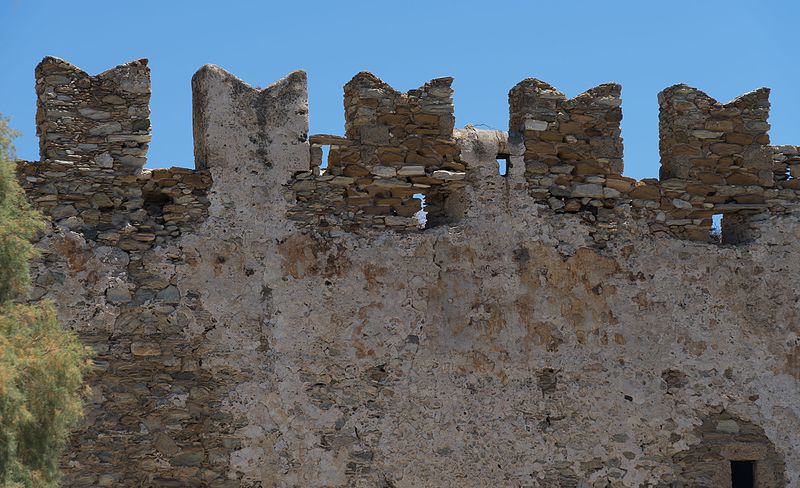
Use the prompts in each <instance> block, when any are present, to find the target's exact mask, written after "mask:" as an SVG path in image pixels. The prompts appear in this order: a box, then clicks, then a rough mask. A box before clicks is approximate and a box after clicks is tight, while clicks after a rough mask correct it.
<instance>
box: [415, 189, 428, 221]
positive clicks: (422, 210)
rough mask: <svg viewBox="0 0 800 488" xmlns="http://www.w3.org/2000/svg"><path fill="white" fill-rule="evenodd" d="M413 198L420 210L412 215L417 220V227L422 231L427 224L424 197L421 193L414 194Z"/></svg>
mask: <svg viewBox="0 0 800 488" xmlns="http://www.w3.org/2000/svg"><path fill="white" fill-rule="evenodd" d="M414 198H416V199H417V200H419V201H420V207H421V208H420V210H419V211H418V212H417V213H415V214H414V217H415V218H416V219H417V227H419V228H420V229H424V228H425V225H426V224H427V223H428V212H426V211H425V195H423V194H422V193H415V194H414Z"/></svg>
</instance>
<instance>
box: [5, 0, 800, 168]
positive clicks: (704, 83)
mask: <svg viewBox="0 0 800 488" xmlns="http://www.w3.org/2000/svg"><path fill="white" fill-rule="evenodd" d="M799 17H800V2H797V1H796V0H758V1H756V0H750V1H740V0H726V1H716V0H715V1H703V0H693V1H685V0H668V1H660V2H659V1H648V0H636V1H627V0H626V1H611V0H607V1H580V0H573V1H570V0H561V1H559V2H554V1H547V2H538V1H526V2H523V1H506V2H497V1H487V0H484V1H472V0H459V1H457V2H455V1H454V2H437V1H435V0H427V1H418V0H403V1H394V2H379V1H376V0H373V1H363V2H360V1H342V2H335V1H319V2H317V1H306V2H297V1H283V2H266V1H264V2H249V3H248V2H237V1H234V0H228V1H227V2H219V1H213V2H212V1H204V0H195V1H192V2H183V1H179V0H159V1H150V0H137V1H135V2H118V1H110V0H105V1H102V2H101V1H89V0H87V1H82V0H75V1H70V2H66V1H64V0H59V1H56V0H0V19H2V20H3V23H2V25H3V28H2V29H0V59H1V60H2V61H3V68H4V69H3V71H4V73H3V76H1V77H0V93H3V96H2V98H0V112H2V113H4V114H5V115H7V116H10V117H11V119H12V122H11V123H12V125H13V126H14V127H16V128H17V129H19V130H20V131H22V132H23V136H22V137H20V138H19V139H18V140H17V141H16V144H17V153H18V155H19V157H21V158H24V159H32V160H36V159H38V145H37V141H36V132H35V127H34V113H35V94H34V80H33V69H34V67H35V66H36V64H37V63H38V62H39V60H40V59H41V58H42V57H43V56H45V55H53V56H58V57H61V58H64V59H66V60H68V61H70V62H72V63H73V64H75V65H77V66H79V67H81V68H82V69H84V70H86V71H88V72H89V73H92V74H96V73H99V72H102V71H104V70H106V69H108V68H110V67H113V66H115V65H117V64H121V63H124V62H126V61H129V60H132V59H136V58H140V57H146V58H149V59H150V66H151V69H152V81H153V96H152V101H151V110H152V124H153V142H152V144H151V146H150V154H149V161H150V163H149V164H148V166H150V167H163V166H173V165H175V166H190V167H191V166H193V161H192V129H191V91H190V79H191V76H192V74H193V73H194V72H195V71H196V70H197V69H198V68H199V67H200V66H202V65H203V64H206V63H213V64H218V65H220V66H222V67H224V68H225V69H227V70H228V71H231V72H232V73H234V74H235V75H237V76H239V77H240V78H242V79H244V80H245V81H247V82H248V83H251V84H253V85H259V86H264V85H268V84H270V83H272V82H273V81H274V80H276V79H278V78H280V77H282V76H284V75H285V74H286V73H288V72H290V71H292V70H294V69H298V68H302V69H305V70H306V71H307V72H308V74H309V104H310V120H311V133H333V134H342V133H343V132H344V117H343V108H342V85H344V83H346V82H347V81H348V80H349V79H350V78H351V77H352V76H353V75H354V74H356V73H357V72H359V71H362V70H368V71H372V72H373V73H375V74H376V75H377V76H379V77H381V78H382V79H383V80H385V81H386V82H388V83H389V84H391V85H393V86H394V87H395V88H397V89H400V90H408V89H411V88H415V87H418V86H419V85H421V84H423V83H424V82H425V81H427V80H428V79H430V78H433V77H437V76H453V77H455V82H454V84H453V87H454V89H455V106H456V124H457V126H458V127H462V126H464V125H465V124H467V123H472V124H475V125H479V126H480V127H486V128H497V129H503V130H505V129H506V128H507V124H508V101H507V94H508V90H509V89H510V88H511V87H512V86H514V85H515V84H516V83H517V82H518V81H520V80H522V79H524V78H526V77H531V76H533V77H537V78H540V79H542V80H544V81H547V82H549V83H551V84H553V85H555V86H556V87H557V88H559V89H560V90H561V91H563V92H565V93H566V94H567V95H568V96H574V95H577V94H578V93H581V92H583V91H585V90H586V89H588V88H590V87H592V86H594V85H596V84H599V83H604V82H608V81H616V82H619V83H622V87H623V90H622V99H623V104H622V109H623V116H624V119H623V121H622V135H623V138H624V140H625V174H626V175H628V176H633V177H636V178H645V177H655V176H657V174H658V105H657V101H656V94H657V93H658V92H659V91H660V90H662V89H663V88H665V87H667V86H669V85H672V84H674V83H680V82H683V83H688V84H690V85H693V86H696V87H698V88H700V89H702V90H704V91H706V92H707V93H708V94H709V95H711V96H713V97H715V98H717V99H718V100H721V101H728V100H730V99H732V98H734V97H736V96H738V95H740V94H742V93H745V92H747V91H750V90H752V89H755V88H757V87H759V86H768V87H771V88H772V89H773V91H772V95H771V102H772V111H771V117H770V123H771V124H772V130H771V136H772V142H773V143H776V144H791V143H794V144H800V117H798V114H800V82H799V81H798V80H800V61H798V55H799V54H800V49H798V47H800V37H798V36H797V33H796V25H795V24H796V19H797V18H799Z"/></svg>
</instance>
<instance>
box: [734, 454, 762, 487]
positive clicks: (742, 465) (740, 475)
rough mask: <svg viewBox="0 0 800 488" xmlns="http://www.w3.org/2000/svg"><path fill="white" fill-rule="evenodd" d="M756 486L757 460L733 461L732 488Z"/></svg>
mask: <svg viewBox="0 0 800 488" xmlns="http://www.w3.org/2000/svg"><path fill="white" fill-rule="evenodd" d="M755 487H756V462H755V461H731V488H755Z"/></svg>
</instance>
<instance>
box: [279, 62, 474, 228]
mask: <svg viewBox="0 0 800 488" xmlns="http://www.w3.org/2000/svg"><path fill="white" fill-rule="evenodd" d="M451 82H452V78H438V79H435V80H432V81H430V82H429V83H426V84H425V85H423V86H422V87H420V88H418V89H416V90H411V91H409V92H408V93H399V92H398V91H396V90H394V89H393V88H392V87H390V86H389V85H387V84H386V83H384V82H383V81H381V80H379V79H378V78H376V77H375V76H374V75H372V74H371V73H359V74H358V75H356V76H355V77H354V78H353V79H352V80H350V82H349V83H347V84H346V85H345V87H344V105H345V121H346V126H345V127H346V135H347V138H341V137H336V136H324V135H318V136H314V137H312V140H311V153H312V155H313V159H312V161H313V163H314V164H313V166H314V167H313V168H312V170H310V171H304V172H300V173H298V174H297V175H296V176H295V179H296V181H295V182H294V183H293V184H292V189H293V190H294V191H295V198H296V200H297V203H298V204H297V206H296V207H295V208H294V209H293V210H292V211H291V212H290V214H289V215H290V218H292V219H293V220H296V221H298V222H301V223H305V224H306V225H308V226H312V227H315V228H317V229H320V228H324V227H327V226H330V225H335V226H342V227H345V228H347V229H348V230H357V229H358V228H367V227H371V228H387V227H388V228H394V229H404V228H405V229H416V228H418V227H420V226H421V223H420V219H419V218H418V217H416V216H415V215H416V214H417V212H419V211H420V210H422V206H421V203H422V199H421V197H420V196H424V198H425V210H426V212H427V218H426V219H427V224H428V225H438V224H442V223H447V222H452V221H455V220H458V219H459V218H460V217H461V214H462V213H463V208H462V207H461V205H460V203H461V200H460V198H459V196H460V192H459V190H460V189H461V188H463V186H464V184H463V180H464V177H465V175H466V172H465V169H466V167H465V166H464V164H462V163H461V162H460V161H459V158H458V148H457V146H456V141H455V139H454V138H453V124H454V122H455V117H454V116H453V90H452V89H451V88H450V83H451ZM325 144H330V146H331V149H330V154H329V157H328V166H327V168H326V169H325V170H323V171H322V172H320V170H319V166H320V163H321V159H320V157H321V155H322V149H321V147H320V146H321V145H325Z"/></svg>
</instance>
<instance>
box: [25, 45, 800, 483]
mask: <svg viewBox="0 0 800 488" xmlns="http://www.w3.org/2000/svg"><path fill="white" fill-rule="evenodd" d="M48 62H49V61H48ZM64 66H65V65H63V64H58V67H59V69H60V70H63V69H65V68H64ZM73 68H74V67H73ZM75 69H77V68H75ZM86 76H87V77H88V75H86ZM99 76H102V75H99ZM81 79H85V80H89V81H88V82H87V81H83V82H82V83H89V84H90V85H91V83H92V80H93V78H92V77H88V78H81ZM100 81H103V80H100ZM64 86H65V87H68V88H70V89H74V90H76V91H77V92H80V91H81V90H84V89H85V87H84V86H76V85H70V84H66V85H64ZM192 86H193V101H194V122H195V125H194V131H195V141H196V146H195V154H196V160H197V161H196V164H197V168H198V169H196V170H187V169H181V168H173V169H171V170H147V169H141V167H140V168H139V170H138V171H132V172H131V171H128V170H127V169H126V170H125V171H126V173H125V175H124V177H122V176H118V172H116V164H117V161H116V159H114V160H113V163H112V167H110V168H109V167H106V166H104V165H99V164H95V163H96V158H95V159H94V160H91V159H89V158H85V159H80V158H76V159H75V160H74V161H69V160H58V159H55V158H52V157H50V156H49V154H50V153H48V152H47V151H46V149H45V150H44V152H43V154H42V161H40V162H35V163H27V162H21V163H20V171H19V174H20V178H21V181H22V182H23V185H24V186H25V188H26V191H27V192H28V194H29V195H30V197H31V200H32V201H33V202H34V203H35V204H36V205H37V206H38V207H39V208H40V209H42V210H43V211H44V212H45V214H47V215H48V216H49V217H50V218H51V220H52V226H51V228H50V231H49V232H48V233H47V234H46V235H44V236H43V237H42V239H41V241H40V242H39V248H40V249H41V250H42V253H43V254H42V257H41V258H40V259H39V260H38V261H37V262H35V263H34V264H33V275H34V285H35V286H34V289H33V298H34V299H40V298H46V299H51V300H53V301H54V302H55V304H56V306H57V307H58V311H59V316H60V318H61V319H62V320H63V321H64V323H65V325H66V326H68V327H70V328H72V329H74V330H76V331H77V332H78V333H79V334H80V336H81V338H82V339H83V340H84V342H86V343H87V344H90V345H91V346H92V347H93V348H94V349H95V351H96V357H95V365H96V368H95V372H94V373H93V375H92V378H91V385H92V392H93V393H92V397H91V398H90V401H89V404H88V405H87V417H86V419H85V421H84V423H83V425H82V426H81V427H80V429H78V431H77V432H76V433H75V435H74V436H73V441H72V443H71V445H70V449H69V450H68V452H67V454H66V455H65V458H64V463H63V466H64V470H65V475H66V479H65V483H64V484H65V486H163V487H172V486H211V487H226V488H227V487H272V486H275V487H295V486H296V487H331V486H353V487H374V486H382V487H398V488H399V487H416V486H487V485H495V486H525V487H576V488H577V487H581V488H585V487H615V488H616V487H640V486H650V487H663V488H666V487H676V486H686V487H688V486H707V487H719V486H722V485H720V484H719V483H720V482H724V481H725V480H728V481H729V478H726V475H727V476H730V471H729V469H730V460H734V459H743V458H746V459H747V460H754V461H756V463H757V466H759V469H761V470H762V472H761V473H760V474H759V475H758V479H757V483H758V484H757V485H756V486H759V487H773V486H774V487H784V486H786V487H792V488H798V487H800V435H798V432H800V389H799V388H798V386H800V325H799V324H798V314H799V313H800V306H798V293H799V292H798V290H799V289H800V286H798V285H800V283H798V282H797V276H800V261H798V260H797V259H795V257H796V256H797V255H798V252H799V251H800V244H799V243H798V242H800V212H798V209H797V208H796V206H795V205H794V204H793V200H792V199H793V196H792V197H790V196H788V193H786V192H787V191H790V192H793V190H792V189H791V188H783V187H782V188H781V190H780V191H782V192H784V193H780V195H779V194H778V193H775V195H777V196H776V197H775V198H774V199H773V200H772V201H771V202H770V206H769V208H767V207H765V208H760V210H758V212H759V213H758V215H757V217H758V218H751V217H750V214H748V215H747V218H746V225H747V227H748V234H747V235H748V238H747V239H743V240H742V242H740V243H738V244H737V245H732V244H721V243H719V242H711V241H710V240H708V239H705V240H698V239H691V238H688V237H687V236H686V235H685V234H683V233H681V232H667V231H665V230H664V228H663V227H662V228H654V224H655V223H658V222H659V221H658V220H657V219H656V217H657V212H656V211H655V210H653V211H652V212H651V211H650V210H647V211H643V210H642V208H644V209H647V208H648V207H647V206H645V205H637V204H636V203H634V202H632V200H636V199H639V200H642V201H644V200H648V199H649V200H648V201H653V202H659V203H658V205H661V203H660V202H668V203H669V202H671V201H672V200H673V199H675V198H678V199H680V197H679V196H678V197H675V196H673V195H671V194H667V193H664V192H670V191H676V190H674V188H675V185H674V181H673V185H672V186H671V187H669V186H668V187H667V188H666V189H665V188H664V186H665V182H664V181H661V182H658V181H656V182H654V183H653V182H644V183H642V182H636V183H635V184H633V183H632V184H631V188H632V190H631V191H634V190H635V189H638V190H636V191H639V192H640V193H639V194H638V195H639V196H638V197H634V198H629V199H626V197H623V196H622V194H623V193H624V192H619V193H620V195H616V194H614V195H611V196H609V194H608V192H606V194H603V193H602V192H603V190H602V188H610V187H611V186H610V184H609V183H607V181H611V180H616V181H625V180H624V179H623V177H619V178H615V177H614V176H613V173H614V172H615V171H617V172H621V164H618V162H617V161H616V159H615V160H614V162H613V164H611V163H609V164H608V165H605V166H603V165H601V166H602V167H603V172H604V173H603V174H604V175H605V176H603V177H604V178H605V180H604V181H603V182H600V181H599V180H598V179H594V180H593V179H591V177H592V176H594V177H595V178H597V177H598V176H599V175H598V174H595V173H592V174H590V175H588V176H587V174H577V173H574V174H573V175H574V176H575V181H574V186H572V187H569V185H570V184H572V183H569V181H567V180H560V181H561V182H560V183H552V184H550V183H548V184H549V185H550V186H552V185H561V186H563V187H565V188H567V187H569V188H570V191H572V192H574V190H576V189H578V186H580V185H592V184H594V185H598V186H600V187H601V190H600V191H601V193H600V195H601V196H600V197H593V196H587V197H580V196H575V195H573V194H570V195H569V196H566V195H564V194H563V193H562V194H560V195H552V194H550V195H549V196H548V195H544V194H542V195H541V197H542V198H540V197H537V196H536V195H537V193H536V191H539V190H541V189H542V188H543V187H542V186H541V178H546V177H547V176H546V175H544V176H543V175H539V176H536V179H535V181H533V180H532V179H531V172H530V169H531V168H532V167H534V166H535V165H533V162H532V161H533V159H532V158H534V157H536V154H534V153H532V152H531V149H530V148H526V146H525V141H526V136H525V134H524V133H523V134H513V130H512V134H511V135H510V136H507V135H506V134H505V133H502V132H495V131H482V130H476V129H474V128H471V127H467V128H465V129H456V130H454V131H453V133H452V136H450V137H449V138H448V141H447V143H448V144H452V145H453V146H455V147H457V149H458V159H457V161H458V163H457V164H459V165H461V166H459V168H453V167H452V165H451V166H450V168H451V169H461V167H462V166H463V171H461V172H463V174H464V176H463V180H460V181H461V182H462V183H461V185H460V187H459V188H458V201H459V206H460V208H461V211H460V213H459V217H458V219H457V220H455V221H450V222H448V223H446V224H444V225H438V226H434V227H430V228H426V229H418V228H416V227H414V228H409V229H408V230H402V231H398V230H393V229H390V228H386V226H381V225H380V224H379V223H376V221H375V220H373V219H372V218H371V217H370V220H369V222H370V225H366V226H364V227H361V228H358V227H356V228H353V227H340V226H337V225H332V226H324V227H320V226H315V225H306V224H305V223H298V222H297V221H296V220H295V219H293V218H291V217H292V212H293V209H295V208H296V205H297V203H298V200H297V190H296V189H295V187H294V185H296V183H297V182H298V180H299V179H298V175H303V176H302V178H307V177H308V176H307V175H308V172H311V174H312V175H313V177H314V178H319V177H320V176H322V175H323V173H321V171H320V170H319V168H317V167H316V164H317V163H316V162H315V160H314V158H313V154H314V151H313V150H312V149H313V147H312V146H313V143H310V142H309V135H308V108H307V96H306V77H305V74H304V73H302V72H295V73H291V74H289V75H288V76H287V77H286V78H284V79H282V80H280V81H278V82H276V83H275V84H273V85H271V86H269V87H267V88H264V89H261V90H259V89H254V88H252V87H250V86H249V85H247V84H245V83H243V82H242V81H240V80H238V79H237V78H235V77H233V76H232V75H230V74H229V73H227V72H225V71H224V70H222V69H220V68H217V67H213V66H206V67H203V68H201V70H200V71H198V73H197V74H196V75H195V77H194V78H193V80H192ZM531 86H538V85H536V84H535V83H534V84H532V85H531ZM106 88H107V89H110V90H112V91H113V90H122V91H124V90H125V89H126V88H125V86H123V85H122V84H120V85H119V86H118V87H108V86H107V87H106ZM550 88H552V87H550ZM611 88H614V87H611ZM612 91H613V90H612ZM395 93H396V92H395ZM61 95H63V96H67V97H69V96H70V95H69V93H68V90H66V89H64V90H63V92H62V93H61ZM613 95H614V96H618V87H617V88H616V91H614V93H613ZM393 96H394V95H393ZM120 98H122V99H125V97H120ZM131 103H133V102H131ZM559 103H561V102H559ZM759 103H760V102H759ZM612 105H613V106H615V107H616V106H618V104H616V102H615V103H614V104H612ZM612 112H613V117H611V119H608V120H606V121H605V122H604V124H605V123H607V122H608V123H613V122H614V120H616V122H618V118H617V115H616V111H615V110H612ZM729 115H730V114H729ZM53 116H54V117H65V115H59V114H54V115H53ZM113 116H114V115H113V114H112V117H113ZM554 117H556V119H558V117H557V116H554ZM612 119H614V120H612ZM89 120H91V119H89ZM535 120H539V119H535ZM559 120H566V119H559ZM584 122H585V123H587V124H590V125H591V122H590V121H589V119H584ZM63 123H64V124H66V122H63ZM94 123H95V122H88V121H87V122H85V124H87V127H88V128H86V129H85V130H91V127H93V126H92V125H91V124H94ZM97 123H108V121H98V122H97ZM387 123H390V122H387ZM522 123H523V125H524V122H522ZM537 127H540V126H537V125H536V124H535V123H534V122H530V123H528V124H527V126H526V128H525V130H534V129H535V128H537ZM548 127H549V126H548ZM604 127H606V126H605V125H604ZM540 128H543V127H540ZM579 129H580V131H585V130H587V129H586V127H585V125H584V126H581V127H579ZM81 130H82V131H83V130H84V129H81ZM371 130H374V131H375V132H381V133H383V132H382V129H371ZM560 130H566V129H564V126H563V125H558V126H555V127H554V128H553V132H554V133H557V132H558V131H560ZM609 131H610V133H611V134H612V135H613V136H614V137H617V136H618V134H617V133H615V132H614V131H613V130H611V129H609ZM82 133H83V132H79V133H78V135H76V136H74V137H75V138H79V137H80V134H82ZM581 134H584V135H585V133H583V132H582V133H581ZM581 134H578V136H581ZM551 135H552V134H551ZM569 135H570V134H562V135H561V137H564V138H566V137H567V136H569ZM437 137H442V136H441V135H437ZM547 137H550V136H547ZM553 137H555V136H553ZM581 137H583V136H581ZM588 137H592V136H591V132H589V136H588ZM598 137H603V138H604V140H605V141H606V142H607V141H608V137H609V136H608V135H607V132H604V133H603V134H600V135H598ZM572 139H575V140H574V141H573V140H572ZM572 139H569V140H566V139H564V144H566V147H570V148H575V147H579V146H581V144H580V143H578V142H577V141H580V140H581V139H580V138H579V137H577V136H573V138H572ZM333 142H334V143H339V144H341V141H340V140H334V141H333ZM612 142H613V143H614V148H617V145H616V144H617V143H618V142H619V141H616V140H614V141H612ZM690 142H691V141H690ZM762 142H763V141H762ZM706 143H707V142H705V141H704V142H702V144H706ZM59 144H62V145H63V144H64V142H63V139H62V140H59ZM123 144H124V143H123ZM133 144H139V143H138V142H136V140H131V146H133ZM554 144H558V143H557V142H554ZM587 144H588V145H591V143H588V142H587ZM615 150H616V149H615ZM109 154H110V155H111V157H112V159H113V158H117V157H122V153H120V152H119V151H117V152H114V151H109ZM448 154H450V153H449V152H448ZM548 154H551V155H552V154H553V153H548ZM555 154H556V156H557V154H558V152H557V151H556V153H555ZM593 154H594V155H595V156H596V155H597V154H599V153H597V152H595V153H593ZM758 154H759V155H760V156H761V157H762V159H759V161H758V166H759V171H762V173H763V172H764V171H765V170H764V169H763V166H764V165H766V164H768V163H766V162H765V161H766V160H764V159H763V154H762V153H761V152H759V153H758ZM770 154H772V156H771V157H772V161H773V163H772V164H774V165H775V166H774V167H777V165H779V164H780V165H784V166H788V167H790V168H792V167H793V166H792V165H793V164H800V158H798V157H797V152H796V150H795V149H794V148H792V147H782V148H780V149H779V150H778V149H775V150H774V151H773V152H772V153H770ZM118 155H119V156H118ZM498 155H507V156H508V158H509V163H510V164H509V170H508V174H507V175H506V176H502V175H500V174H498V170H497V164H498V163H497V157H498ZM564 155H565V153H564V152H562V153H561V157H562V159H563V156H564ZM595 156H593V157H595ZM615 157H616V153H615ZM92 161H95V162H92ZM592 161H595V160H592ZM793 161H797V163H793ZM379 162H380V161H379ZM141 163H142V164H143V161H142V162H141ZM550 163H552V164H550ZM619 163H621V161H620V162H619ZM706 163H707V162H706ZM548 164H549V166H548V168H550V169H548V171H551V170H552V167H553V166H563V165H564V163H563V161H556V159H552V161H549V162H548ZM592 164H594V163H592ZM603 164H605V163H603ZM532 165H533V166H532ZM384 166H393V165H392V164H385V165H384ZM394 166H397V167H398V168H402V165H401V164H400V163H398V164H396V165H394ZM573 166H575V167H577V165H573ZM373 167H374V166H373ZM435 167H436V168H438V166H435ZM743 167H745V168H747V167H748V166H747V165H743ZM126 168H127V167H126ZM561 170H564V168H560V169H558V171H561ZM315 171H316V173H315ZM767 173H768V171H767ZM609 174H612V176H608V175H609ZM785 174H786V172H784V175H785ZM102 175H107V176H108V177H107V178H103V177H102ZM373 176H375V178H376V179H379V178H380V176H379V175H373ZM395 176H396V174H395V175H394V176H392V177H393V178H394V177H395ZM762 176H763V177H764V178H766V176H767V175H766V174H764V175H762ZM370 178H372V177H370ZM587 178H589V179H588V180H587ZM373 181H374V180H371V181H370V183H369V184H373ZM787 181H793V180H792V179H789V180H787ZM87 182H88V183H87ZM408 182H409V184H412V185H413V184H415V183H414V182H413V180H410V179H409V180H408ZM348 184H352V185H357V184H358V183H357V182H356V181H353V182H348ZM771 184H772V183H771ZM532 185H533V186H532ZM776 185H777V184H776ZM550 186H548V187H547V188H550ZM642 187H645V188H648V189H653V188H654V189H655V190H653V191H654V192H655V195H656V196H652V197H651V196H645V197H642V198H639V197H641V196H642V194H643V193H646V191H650V190H641V188H642ZM348 188H349V187H348ZM420 190H421V193H424V192H423V191H422V190H425V188H420ZM578 191H579V193H580V191H582V190H578ZM98 194H102V195H105V198H107V200H106V199H105V198H103V197H98V196H97V195H98ZM737 195H738V193H737ZM792 195H793V194H792ZM551 197H554V198H556V199H559V200H560V201H562V202H563V203H564V205H576V204H570V201H571V200H573V201H574V200H577V201H578V204H577V206H576V208H575V209H572V210H569V211H565V210H564V209H563V208H562V207H560V206H559V205H555V204H553V205H551V204H549V203H548V199H549V198H551ZM583 199H586V200H585V201H583ZM593 200H597V201H599V202H600V204H599V206H598V205H595V204H592V201H593ZM690 200H691V199H687V200H685V201H687V202H689V201H690ZM778 200H780V202H781V206H780V209H776V208H775V207H776V206H777V204H778ZM609 201H613V202H615V203H614V205H611V204H610V203H609ZM98 202H99V203H98ZM694 203H697V207H698V208H702V203H699V202H694ZM669 204H670V205H671V203H669ZM609 205H610V206H609ZM65 206H70V207H71V208H72V210H71V211H68V212H66V213H64V212H63V211H62V210H61V209H62V208H63V207H65ZM753 208H755V207H753ZM593 209H594V210H593ZM598 209H607V210H609V212H608V213H604V212H602V211H598ZM678 210H687V209H678ZM693 211H694V210H693ZM737 211H738V210H737ZM609 215H610V216H611V217H609ZM737 215H739V214H737ZM725 218H726V219H727V218H728V216H727V215H726V217H725ZM351 221H352V220H351ZM351 221H348V222H351ZM610 222H611V223H610ZM612 223H613V225H612ZM389 227H391V226H389ZM721 480H722V481H721Z"/></svg>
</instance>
